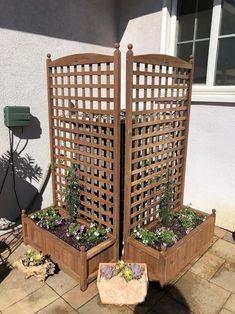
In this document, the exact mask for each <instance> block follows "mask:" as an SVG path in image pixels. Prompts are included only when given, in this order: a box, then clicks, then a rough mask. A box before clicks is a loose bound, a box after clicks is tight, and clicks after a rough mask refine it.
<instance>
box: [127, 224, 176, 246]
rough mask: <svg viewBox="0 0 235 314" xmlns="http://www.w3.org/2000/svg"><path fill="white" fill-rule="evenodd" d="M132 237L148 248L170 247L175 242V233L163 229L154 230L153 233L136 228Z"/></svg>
mask: <svg viewBox="0 0 235 314" xmlns="http://www.w3.org/2000/svg"><path fill="white" fill-rule="evenodd" d="M133 236H134V238H135V239H137V240H139V241H141V242H142V243H143V244H145V245H149V246H160V245H161V244H163V245H165V246H172V245H173V244H174V243H176V242H177V237H176V235H175V233H174V232H173V231H172V230H170V229H167V228H165V227H161V228H158V229H156V231H155V232H153V231H150V230H148V229H146V228H142V227H138V228H136V229H134V231H133Z"/></svg>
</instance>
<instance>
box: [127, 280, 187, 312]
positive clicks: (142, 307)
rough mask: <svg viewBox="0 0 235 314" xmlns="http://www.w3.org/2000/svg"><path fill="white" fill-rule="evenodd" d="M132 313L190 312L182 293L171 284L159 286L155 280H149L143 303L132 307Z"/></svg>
mask: <svg viewBox="0 0 235 314" xmlns="http://www.w3.org/2000/svg"><path fill="white" fill-rule="evenodd" d="M133 310H134V311H133V312H134V313H136V314H138V313H147V312H148V313H155V314H173V313H178V314H180V313H182V314H190V313H191V311H190V307H189V305H188V303H187V301H186V299H185V297H184V296H183V295H182V293H181V292H180V291H179V289H177V288H176V287H175V286H173V285H167V286H164V288H160V286H159V284H158V283H157V282H149V287H148V292H147V297H146V299H145V302H144V303H141V304H138V305H136V306H135V307H134V309H133Z"/></svg>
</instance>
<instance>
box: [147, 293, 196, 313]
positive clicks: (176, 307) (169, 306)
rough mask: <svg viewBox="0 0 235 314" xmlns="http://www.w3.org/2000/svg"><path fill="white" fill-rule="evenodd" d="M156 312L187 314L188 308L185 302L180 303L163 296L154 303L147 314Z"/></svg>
mask: <svg viewBox="0 0 235 314" xmlns="http://www.w3.org/2000/svg"><path fill="white" fill-rule="evenodd" d="M151 313H156V314H173V313H177V314H189V313H190V308H189V306H187V305H186V304H184V305H183V304H181V303H178V302H176V301H175V300H174V299H172V298H170V297H169V296H167V295H166V296H164V297H163V298H162V299H161V300H160V301H158V302H157V303H156V306H154V307H153V308H152V309H151V310H150V311H149V312H148V313H147V314H151Z"/></svg>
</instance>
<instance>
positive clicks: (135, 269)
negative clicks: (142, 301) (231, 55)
mask: <svg viewBox="0 0 235 314" xmlns="http://www.w3.org/2000/svg"><path fill="white" fill-rule="evenodd" d="M130 268H131V270H132V273H133V279H140V278H141V277H142V276H143V273H144V268H143V267H142V266H140V265H139V264H131V265H130Z"/></svg>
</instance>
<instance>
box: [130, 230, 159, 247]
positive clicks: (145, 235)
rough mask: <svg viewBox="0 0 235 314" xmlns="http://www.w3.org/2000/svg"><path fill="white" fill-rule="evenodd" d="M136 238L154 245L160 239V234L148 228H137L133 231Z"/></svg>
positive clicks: (146, 243)
mask: <svg viewBox="0 0 235 314" xmlns="http://www.w3.org/2000/svg"><path fill="white" fill-rule="evenodd" d="M133 236H134V238H135V239H138V240H140V241H141V242H142V243H143V244H145V245H154V244H155V243H156V242H157V241H158V236H157V234H156V233H155V232H153V231H149V230H148V229H146V228H141V227H138V228H135V229H134V231H133Z"/></svg>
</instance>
